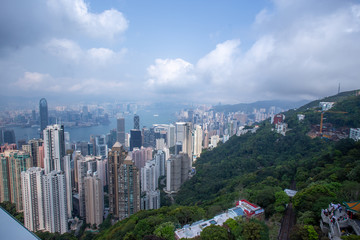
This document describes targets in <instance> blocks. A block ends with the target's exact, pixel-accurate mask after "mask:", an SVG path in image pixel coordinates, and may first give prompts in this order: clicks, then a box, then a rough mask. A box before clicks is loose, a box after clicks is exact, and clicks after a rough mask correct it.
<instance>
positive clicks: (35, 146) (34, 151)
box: [22, 139, 44, 167]
mask: <svg viewBox="0 0 360 240" xmlns="http://www.w3.org/2000/svg"><path fill="white" fill-rule="evenodd" d="M43 142H44V141H43V140H42V139H31V140H29V141H28V144H26V145H23V146H22V149H23V150H24V151H27V152H28V153H30V156H31V157H32V161H33V162H32V167H41V162H42V161H43V159H41V156H40V152H39V147H40V146H42V145H43Z"/></svg>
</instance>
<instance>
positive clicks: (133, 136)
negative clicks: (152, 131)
mask: <svg viewBox="0 0 360 240" xmlns="http://www.w3.org/2000/svg"><path fill="white" fill-rule="evenodd" d="M141 145H142V136H141V131H140V130H138V129H132V130H130V151H132V150H133V149H134V148H141Z"/></svg>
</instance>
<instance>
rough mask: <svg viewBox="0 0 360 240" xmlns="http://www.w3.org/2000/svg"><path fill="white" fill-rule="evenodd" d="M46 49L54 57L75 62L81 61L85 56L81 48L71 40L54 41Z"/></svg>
mask: <svg viewBox="0 0 360 240" xmlns="http://www.w3.org/2000/svg"><path fill="white" fill-rule="evenodd" d="M45 49H46V50H47V51H48V52H49V53H50V54H52V55H54V56H57V57H60V58H64V59H66V60H73V61H79V59H80V58H81V55H82V54H83V53H82V49H81V48H80V46H79V45H78V44H77V43H75V42H74V41H71V40H69V39H52V40H50V41H49V42H48V43H47V44H46V45H45Z"/></svg>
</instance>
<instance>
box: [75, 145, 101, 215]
mask: <svg viewBox="0 0 360 240" xmlns="http://www.w3.org/2000/svg"><path fill="white" fill-rule="evenodd" d="M76 154H77V155H76V157H75V158H76V164H77V168H76V170H77V176H76V177H75V178H77V183H78V184H77V185H78V187H77V189H78V192H79V214H80V217H85V216H86V200H85V178H86V176H87V173H88V171H90V172H96V171H97V165H98V164H97V158H100V159H101V157H95V156H85V157H84V156H82V155H78V152H77V153H76ZM75 181H76V180H75Z"/></svg>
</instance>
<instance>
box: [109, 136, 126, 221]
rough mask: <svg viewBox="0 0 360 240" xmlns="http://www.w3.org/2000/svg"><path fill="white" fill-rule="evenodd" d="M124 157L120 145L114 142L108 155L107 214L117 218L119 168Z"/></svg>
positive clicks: (124, 154)
mask: <svg viewBox="0 0 360 240" xmlns="http://www.w3.org/2000/svg"><path fill="white" fill-rule="evenodd" d="M125 157H126V152H125V151H124V149H123V147H122V145H121V144H120V143H119V142H116V143H115V144H114V146H113V147H112V148H111V151H109V154H108V166H109V213H111V214H112V215H113V216H114V217H115V218H119V201H120V198H119V178H120V176H119V168H120V165H121V164H122V163H123V161H124V159H125Z"/></svg>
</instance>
